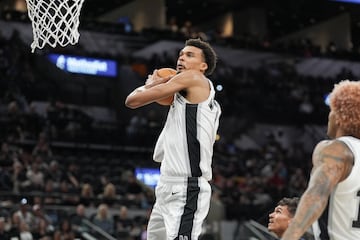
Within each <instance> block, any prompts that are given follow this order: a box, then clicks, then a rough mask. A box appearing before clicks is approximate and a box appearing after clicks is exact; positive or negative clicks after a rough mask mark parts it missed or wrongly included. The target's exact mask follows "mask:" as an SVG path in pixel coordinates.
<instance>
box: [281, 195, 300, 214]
mask: <svg viewBox="0 0 360 240" xmlns="http://www.w3.org/2000/svg"><path fill="white" fill-rule="evenodd" d="M299 200H300V198H298V197H293V198H286V197H284V198H282V199H281V200H280V201H279V202H278V204H277V205H278V206H287V209H288V211H289V213H290V214H291V216H294V215H295V212H296V208H297V206H298V204H299Z"/></svg>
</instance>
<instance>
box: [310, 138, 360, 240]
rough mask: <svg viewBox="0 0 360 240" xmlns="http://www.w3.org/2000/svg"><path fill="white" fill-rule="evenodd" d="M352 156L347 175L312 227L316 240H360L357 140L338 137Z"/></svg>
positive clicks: (358, 152)
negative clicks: (350, 167) (349, 171)
mask: <svg viewBox="0 0 360 240" xmlns="http://www.w3.org/2000/svg"><path fill="white" fill-rule="evenodd" d="M337 140H339V141H342V142H344V143H345V144H346V145H347V146H348V147H349V148H350V150H351V151H352V153H353V154H354V166H353V168H352V170H351V173H350V175H349V176H348V177H347V178H346V179H345V180H343V181H342V182H340V183H339V184H338V185H337V186H336V188H335V190H334V191H333V193H332V194H331V195H330V199H329V203H328V206H327V208H326V209H325V211H324V213H323V215H322V216H321V217H320V219H319V220H318V221H317V222H315V223H314V224H313V232H314V236H315V239H316V240H319V239H321V240H324V239H331V240H360V208H359V206H360V163H359V161H360V140H359V139H356V138H354V137H340V138H338V139H337Z"/></svg>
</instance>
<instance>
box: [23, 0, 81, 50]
mask: <svg viewBox="0 0 360 240" xmlns="http://www.w3.org/2000/svg"><path fill="white" fill-rule="evenodd" d="M83 2H84V0H26V3H27V7H28V15H29V18H30V20H31V23H32V30H33V42H32V43H31V49H32V52H34V51H35V49H36V48H38V49H42V48H43V47H44V46H45V45H46V44H49V45H50V46H51V47H53V48H55V47H56V46H57V45H60V46H62V47H64V46H66V45H68V44H72V45H74V44H76V43H77V42H78V41H79V36H80V34H79V32H78V27H79V17H80V10H81V7H82V5H83Z"/></svg>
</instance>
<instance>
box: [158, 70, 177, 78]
mask: <svg viewBox="0 0 360 240" xmlns="http://www.w3.org/2000/svg"><path fill="white" fill-rule="evenodd" d="M176 73H177V72H176V70H175V69H173V68H160V69H158V70H157V75H158V76H159V77H170V76H174V75H176Z"/></svg>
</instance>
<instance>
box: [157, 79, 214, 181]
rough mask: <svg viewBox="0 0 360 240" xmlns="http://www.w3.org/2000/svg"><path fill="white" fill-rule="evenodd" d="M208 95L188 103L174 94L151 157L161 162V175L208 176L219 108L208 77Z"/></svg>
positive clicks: (179, 95) (210, 171) (209, 177)
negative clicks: (194, 102)
mask: <svg viewBox="0 0 360 240" xmlns="http://www.w3.org/2000/svg"><path fill="white" fill-rule="evenodd" d="M209 85H210V94H209V97H208V98H207V99H206V100H205V101H203V102H201V103H199V104H191V103H189V102H188V101H187V100H186V99H185V98H184V97H183V96H182V95H181V94H179V93H176V94H175V98H174V102H173V104H172V105H171V106H170V109H169V112H168V116H167V119H166V123H165V125H164V128H163V130H162V132H161V134H160V136H159V139H158V141H157V143H156V146H155V150H154V155H153V159H154V161H156V162H161V167H160V172H161V175H163V176H179V177H201V176H202V177H204V178H205V179H206V180H208V181H210V180H211V178H212V169H211V163H212V155H213V145H214V142H215V138H216V133H217V129H218V126H219V117H220V115H221V108H220V106H219V104H218V103H217V101H215V99H214V97H215V90H214V87H213V85H212V83H211V81H210V80H209Z"/></svg>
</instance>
